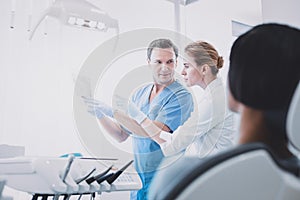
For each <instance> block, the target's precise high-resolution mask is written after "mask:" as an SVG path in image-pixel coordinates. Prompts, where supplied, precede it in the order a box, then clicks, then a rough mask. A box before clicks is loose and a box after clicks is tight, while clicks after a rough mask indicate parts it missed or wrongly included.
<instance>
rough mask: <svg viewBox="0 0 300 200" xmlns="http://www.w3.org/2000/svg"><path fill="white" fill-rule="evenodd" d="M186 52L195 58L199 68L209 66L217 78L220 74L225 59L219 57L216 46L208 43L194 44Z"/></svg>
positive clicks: (198, 42) (189, 45)
mask: <svg viewBox="0 0 300 200" xmlns="http://www.w3.org/2000/svg"><path fill="white" fill-rule="evenodd" d="M184 51H185V53H186V54H188V55H189V56H191V57H193V58H194V61H195V62H196V63H197V65H198V66H199V67H200V66H202V65H204V64H207V65H208V66H209V67H210V70H211V73H212V74H213V75H215V76H216V75H217V74H218V72H219V69H220V68H222V67H223V64H224V60H223V57H222V56H219V54H218V52H217V50H216V49H215V48H214V46H213V45H211V44H209V43H207V42H204V41H197V42H192V43H190V44H188V45H187V46H186V47H185V49H184Z"/></svg>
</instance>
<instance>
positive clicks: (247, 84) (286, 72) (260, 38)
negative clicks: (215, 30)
mask: <svg viewBox="0 0 300 200" xmlns="http://www.w3.org/2000/svg"><path fill="white" fill-rule="evenodd" d="M299 61H300V31H299V30H298V29H296V28H292V27H290V26H287V25H280V24H262V25H258V26H256V27H254V28H253V29H251V30H250V31H248V32H246V33H245V34H243V35H242V36H240V37H239V38H238V39H237V40H236V41H235V42H234V44H233V46H232V49H231V53H230V68H229V87H230V90H231V93H232V95H233V97H234V98H235V99H236V100H237V101H239V102H241V103H243V104H244V105H247V106H249V107H252V108H255V109H260V110H272V111H273V110H286V109H287V108H288V106H289V104H290V101H291V98H292V96H293V92H294V90H295V88H296V86H297V84H298V82H299V79H300V62H299Z"/></svg>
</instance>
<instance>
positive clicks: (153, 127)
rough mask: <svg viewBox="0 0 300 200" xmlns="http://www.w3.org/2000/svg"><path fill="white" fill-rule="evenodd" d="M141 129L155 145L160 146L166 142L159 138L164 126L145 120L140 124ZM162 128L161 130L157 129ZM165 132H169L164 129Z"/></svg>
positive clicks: (167, 129)
mask: <svg viewBox="0 0 300 200" xmlns="http://www.w3.org/2000/svg"><path fill="white" fill-rule="evenodd" d="M141 126H142V128H143V129H144V130H145V131H146V132H147V133H148V135H149V137H150V138H151V139H153V140H154V141H155V142H156V143H158V144H162V143H164V142H166V140H164V139H162V138H160V137H159V136H160V133H161V131H162V130H163V129H164V127H166V126H165V125H164V124H162V123H159V122H153V121H151V120H150V119H148V118H146V119H145V120H144V121H143V122H142V123H141ZM159 127H162V128H159ZM166 131H170V129H169V128H168V127H166Z"/></svg>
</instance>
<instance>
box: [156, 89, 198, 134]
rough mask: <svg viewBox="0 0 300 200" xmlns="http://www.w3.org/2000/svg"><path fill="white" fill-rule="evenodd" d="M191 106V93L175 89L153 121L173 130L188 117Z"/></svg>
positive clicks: (192, 106)
mask: <svg viewBox="0 0 300 200" xmlns="http://www.w3.org/2000/svg"><path fill="white" fill-rule="evenodd" d="M193 108H194V104H193V98H192V95H191V94H190V93H189V92H188V91H187V90H185V89H182V90H179V91H176V92H175V93H173V94H172V95H171V96H170V98H168V100H167V101H166V102H165V103H164V105H162V107H161V110H160V112H159V114H158V115H157V117H156V118H155V121H159V122H161V123H163V124H165V125H167V126H168V127H169V128H170V129H171V131H172V132H173V131H175V130H176V129H177V128H178V127H179V126H180V125H182V124H183V123H184V122H185V121H186V120H187V119H188V118H189V117H190V114H191V112H192V111H193Z"/></svg>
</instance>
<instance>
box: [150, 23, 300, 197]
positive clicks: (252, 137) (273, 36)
mask: <svg viewBox="0 0 300 200" xmlns="http://www.w3.org/2000/svg"><path fill="white" fill-rule="evenodd" d="M299 55H300V30H298V29H295V28H292V27H289V26H286V25H280V24H263V25H258V26H256V27H254V28H253V29H251V30H250V31H248V32H247V33H245V34H243V35H242V36H240V37H239V38H238V39H237V40H236V41H235V42H234V44H233V46H232V48H231V53H230V68H229V74H228V80H229V90H230V92H229V93H230V95H229V107H230V109H231V110H233V111H236V112H239V113H240V115H241V122H240V139H239V143H240V144H246V143H254V142H259V143H263V144H265V145H266V146H267V147H269V148H270V150H271V151H272V152H273V153H274V154H275V155H276V156H277V157H279V158H280V159H290V158H293V155H292V153H291V152H290V151H289V149H288V141H287V133H286V128H285V127H286V116H287V111H288V108H289V104H290V101H291V98H292V96H293V93H294V90H295V88H296V87H297V84H298V82H299V80H300V66H299ZM199 162H205V160H200V159H197V158H191V157H189V158H188V157H182V158H181V159H180V160H178V161H177V162H175V163H174V164H173V165H171V166H169V167H168V168H165V169H163V170H161V171H159V172H158V173H157V174H156V176H155V178H154V180H153V183H152V185H151V187H150V192H149V199H160V198H159V197H160V196H161V195H163V194H162V193H165V192H168V191H169V188H170V187H172V185H173V186H174V184H175V185H176V184H178V182H176V180H179V181H180V176H185V175H187V174H189V173H191V171H192V170H193V166H196V165H199ZM187 163H189V164H188V165H187ZM179 172H180V173H179ZM174 177H176V179H174ZM171 180H172V181H171ZM170 183H172V184H170Z"/></svg>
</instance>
